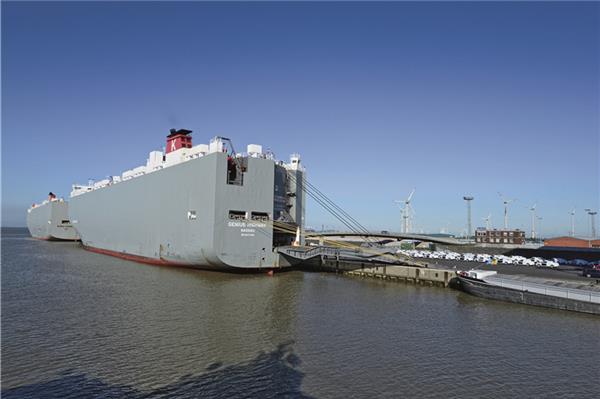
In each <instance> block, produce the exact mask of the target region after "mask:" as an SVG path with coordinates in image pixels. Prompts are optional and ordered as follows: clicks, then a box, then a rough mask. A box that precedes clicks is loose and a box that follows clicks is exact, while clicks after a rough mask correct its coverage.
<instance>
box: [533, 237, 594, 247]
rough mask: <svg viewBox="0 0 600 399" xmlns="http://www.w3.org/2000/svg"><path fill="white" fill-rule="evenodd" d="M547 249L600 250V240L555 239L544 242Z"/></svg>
mask: <svg viewBox="0 0 600 399" xmlns="http://www.w3.org/2000/svg"><path fill="white" fill-rule="evenodd" d="M544 246H546V247H570V248H600V240H598V239H594V240H592V239H584V238H576V237H566V236H563V237H555V238H548V239H547V240H544Z"/></svg>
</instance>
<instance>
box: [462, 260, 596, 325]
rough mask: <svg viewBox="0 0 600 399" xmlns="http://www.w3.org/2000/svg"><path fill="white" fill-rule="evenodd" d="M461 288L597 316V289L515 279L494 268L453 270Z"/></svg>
mask: <svg viewBox="0 0 600 399" xmlns="http://www.w3.org/2000/svg"><path fill="white" fill-rule="evenodd" d="M457 284H458V288H460V289H461V290H463V291H465V292H467V293H469V294H471V295H475V296H478V297H481V298H486V299H494V300H498V301H505V302H513V303H520V304H524V305H533V306H542V307H546V308H553V309H561V310H570V311H575V312H582V313H590V314H595V315H600V291H598V290H585V289H573V288H566V287H560V286H556V285H551V284H541V283H534V282H530V281H519V280H514V279H507V278H502V277H500V276H498V274H497V272H496V271H489V270H470V271H460V272H458V273H457Z"/></svg>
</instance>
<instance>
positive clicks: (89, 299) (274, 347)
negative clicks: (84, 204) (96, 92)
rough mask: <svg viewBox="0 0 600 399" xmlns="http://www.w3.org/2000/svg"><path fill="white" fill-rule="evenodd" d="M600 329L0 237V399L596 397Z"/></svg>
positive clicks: (576, 318)
mask: <svg viewBox="0 0 600 399" xmlns="http://www.w3.org/2000/svg"><path fill="white" fill-rule="evenodd" d="M598 392H600V318H598V317H597V316H590V315H583V314H576V313H569V312H563V311H557V310H551V309H543V308H534V307H527V306H523V305H513V304H505V303H500V302H493V301H487V300H483V299H478V298H474V297H470V296H468V295H466V294H463V293H459V292H455V291H453V290H449V289H441V288H429V287H415V286H411V285H404V284H398V283H389V282H388V283H386V282H380V281H370V280H360V279H352V278H347V277H340V276H335V275H330V274H318V273H302V272H296V271H294V272H287V273H279V274H276V275H275V276H274V277H268V276H266V275H236V274H225V273H217V272H206V271H196V270H188V269H178V268H168V267H156V266H148V265H143V264H138V263H134V262H128V261H124V260H120V259H116V258H112V257H108V256H104V255H100V254H95V253H91V252H87V251H84V250H82V249H81V248H80V247H79V246H78V245H77V244H73V243H56V242H44V241H37V240H33V239H31V238H29V237H28V234H27V232H26V230H14V229H10V230H3V235H2V397H3V398H45V397H56V398H79V397H81V398H88V397H98V398H100V397H102V398H106V397H127V398H138V397H140V398H141V397H144V398H196V397H208V398H211V397H216V398H233V397H259V398H263V397H316V398H346V397H356V398H371V397H389V398H395V397H440V398H446V397H472V398H498V397H557V398H563V397H568V398H593V397H595V398H597V397H598Z"/></svg>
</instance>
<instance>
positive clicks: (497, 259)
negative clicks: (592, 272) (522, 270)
mask: <svg viewBox="0 0 600 399" xmlns="http://www.w3.org/2000/svg"><path fill="white" fill-rule="evenodd" d="M397 252H398V253H401V254H403V255H406V256H410V257H413V258H429V259H448V260H462V261H467V262H480V263H490V264H497V263H502V264H507V265H523V266H537V267H549V268H557V267H558V266H560V265H561V264H570V263H568V261H566V260H565V259H560V258H553V259H542V258H539V257H533V258H526V257H524V256H519V255H513V256H507V255H489V254H472V253H464V254H461V253H458V252H452V251H421V250H417V249H400V250H398V251H397ZM577 261H581V259H577ZM583 262H585V261H583ZM587 263H588V262H585V265H584V264H574V265H577V266H586V265H587Z"/></svg>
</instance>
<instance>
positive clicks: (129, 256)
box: [83, 245, 192, 267]
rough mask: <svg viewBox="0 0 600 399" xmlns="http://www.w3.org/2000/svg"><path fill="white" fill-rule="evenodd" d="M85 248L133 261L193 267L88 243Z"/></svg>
mask: <svg viewBox="0 0 600 399" xmlns="http://www.w3.org/2000/svg"><path fill="white" fill-rule="evenodd" d="M83 248H84V249H86V250H88V251H90V252H96V253H98V254H103V255H110V256H114V257H116V258H121V259H125V260H130V261H133V262H139V263H145V264H148V265H158V266H179V267H192V265H189V264H186V263H177V262H170V261H166V260H164V259H154V258H148V257H145V256H139V255H132V254H127V253H124V252H116V251H111V250H109V249H102V248H95V247H89V246H87V245H83Z"/></svg>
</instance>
